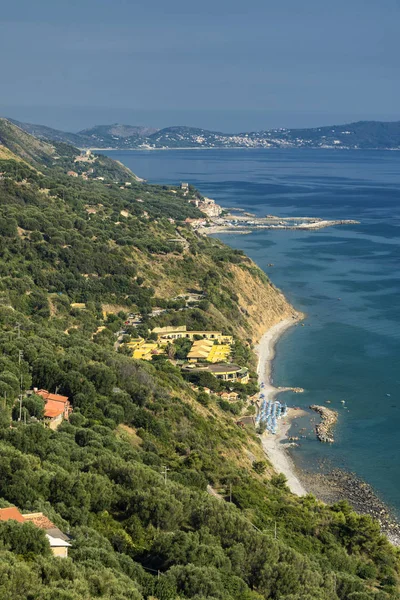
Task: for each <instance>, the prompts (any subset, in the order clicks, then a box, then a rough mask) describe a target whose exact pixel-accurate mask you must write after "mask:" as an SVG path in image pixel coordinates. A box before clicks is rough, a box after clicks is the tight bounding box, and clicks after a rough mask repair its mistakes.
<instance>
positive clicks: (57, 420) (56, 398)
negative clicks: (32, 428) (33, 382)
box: [34, 390, 72, 429]
mask: <svg viewBox="0 0 400 600" xmlns="http://www.w3.org/2000/svg"><path fill="white" fill-rule="evenodd" d="M34 393H35V394H36V395H37V396H41V397H42V398H43V400H44V401H45V405H44V419H45V422H46V424H47V426H48V427H49V428H50V429H57V427H59V425H61V423H62V422H63V420H64V419H66V420H67V421H68V419H69V415H70V413H71V412H72V407H71V405H70V402H69V398H68V396H61V395H60V394H51V393H50V392H48V391H47V390H34Z"/></svg>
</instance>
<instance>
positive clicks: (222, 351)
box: [126, 325, 249, 383]
mask: <svg viewBox="0 0 400 600" xmlns="http://www.w3.org/2000/svg"><path fill="white" fill-rule="evenodd" d="M152 333H153V334H155V335H156V336H157V340H155V341H146V340H144V339H143V338H135V339H132V340H131V341H130V342H127V343H126V346H127V347H128V348H129V349H130V350H131V351H132V357H133V358H134V359H136V360H152V359H153V357H154V356H157V355H160V354H166V353H167V349H168V346H169V345H170V344H171V343H173V342H174V341H176V340H180V339H185V340H189V341H190V342H191V343H192V345H191V348H190V350H189V352H188V355H187V360H186V361H185V363H184V364H183V365H182V369H183V370H184V371H191V372H209V373H211V374H212V375H214V376H215V377H216V378H217V379H221V380H223V381H231V382H239V383H248V382H249V373H248V369H246V368H245V367H240V366H238V365H235V364H232V363H231V362H229V361H230V356H231V352H232V345H233V341H234V340H233V337H232V336H231V335H225V334H223V333H222V332H221V331H203V330H198V331H188V330H187V327H186V325H182V326H180V327H171V326H167V327H155V328H154V329H153V330H152Z"/></svg>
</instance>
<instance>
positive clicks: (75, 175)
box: [67, 171, 79, 177]
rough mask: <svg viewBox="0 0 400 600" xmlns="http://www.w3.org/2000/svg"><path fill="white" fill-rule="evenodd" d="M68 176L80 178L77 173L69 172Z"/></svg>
mask: <svg viewBox="0 0 400 600" xmlns="http://www.w3.org/2000/svg"><path fill="white" fill-rule="evenodd" d="M67 175H69V176H70V177H79V175H78V173H77V172H76V171H68V173H67Z"/></svg>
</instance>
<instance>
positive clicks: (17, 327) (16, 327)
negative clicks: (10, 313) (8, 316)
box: [15, 323, 21, 339]
mask: <svg viewBox="0 0 400 600" xmlns="http://www.w3.org/2000/svg"><path fill="white" fill-rule="evenodd" d="M15 329H18V339H19V338H20V337H21V323H17V324H16V326H15Z"/></svg>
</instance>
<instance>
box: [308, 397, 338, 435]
mask: <svg viewBox="0 0 400 600" xmlns="http://www.w3.org/2000/svg"><path fill="white" fill-rule="evenodd" d="M310 408H311V410H314V411H315V412H317V413H318V414H319V415H320V416H321V422H320V423H318V424H317V425H316V426H315V431H316V434H317V438H318V439H319V441H320V442H328V443H330V444H332V443H333V442H334V441H335V440H334V438H333V434H332V429H333V427H334V425H335V424H336V421H337V419H338V413H337V412H336V410H332V409H331V408H326V406H318V405H317V404H312V405H311V406H310Z"/></svg>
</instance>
